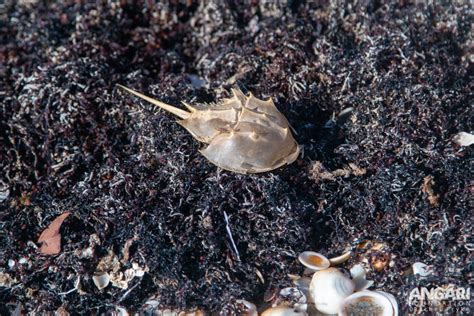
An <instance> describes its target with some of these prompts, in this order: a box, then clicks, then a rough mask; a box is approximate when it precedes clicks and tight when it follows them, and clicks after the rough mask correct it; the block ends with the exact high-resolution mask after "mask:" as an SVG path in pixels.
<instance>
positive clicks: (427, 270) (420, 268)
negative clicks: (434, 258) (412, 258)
mask: <svg viewBox="0 0 474 316" xmlns="http://www.w3.org/2000/svg"><path fill="white" fill-rule="evenodd" d="M412 269H413V274H415V275H416V274H418V275H419V276H420V277H427V276H429V275H431V274H432V273H433V268H432V267H430V266H429V265H426V264H424V263H423V262H415V263H414V264H413V265H412Z"/></svg>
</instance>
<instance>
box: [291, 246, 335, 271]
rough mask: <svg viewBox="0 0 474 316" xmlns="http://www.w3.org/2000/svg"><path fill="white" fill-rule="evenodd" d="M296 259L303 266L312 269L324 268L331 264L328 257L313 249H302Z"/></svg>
mask: <svg viewBox="0 0 474 316" xmlns="http://www.w3.org/2000/svg"><path fill="white" fill-rule="evenodd" d="M298 260H299V261H300V262H301V264H303V265H304V266H305V267H307V268H309V269H311V270H313V271H319V270H324V269H327V268H329V266H330V265H331V263H330V262H329V259H328V258H326V257H325V256H324V255H322V254H320V253H318V252H314V251H304V252H302V253H300V255H299V256H298Z"/></svg>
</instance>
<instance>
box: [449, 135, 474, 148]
mask: <svg viewBox="0 0 474 316" xmlns="http://www.w3.org/2000/svg"><path fill="white" fill-rule="evenodd" d="M453 142H455V143H456V144H458V145H459V146H466V147H467V146H471V145H472V144H474V135H472V134H471V133H466V132H459V133H457V134H456V135H454V137H453Z"/></svg>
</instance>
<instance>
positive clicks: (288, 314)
mask: <svg viewBox="0 0 474 316" xmlns="http://www.w3.org/2000/svg"><path fill="white" fill-rule="evenodd" d="M306 315H307V313H306V312H304V311H300V310H297V309H295V308H291V307H288V306H286V305H280V306H276V307H270V308H269V309H266V310H265V311H264V312H263V313H262V314H261V316H306Z"/></svg>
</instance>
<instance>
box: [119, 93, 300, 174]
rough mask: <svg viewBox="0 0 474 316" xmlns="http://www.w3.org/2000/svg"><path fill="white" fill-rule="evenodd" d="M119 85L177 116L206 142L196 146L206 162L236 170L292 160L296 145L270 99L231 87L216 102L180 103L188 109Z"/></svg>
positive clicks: (266, 167)
mask: <svg viewBox="0 0 474 316" xmlns="http://www.w3.org/2000/svg"><path fill="white" fill-rule="evenodd" d="M118 86H119V87H121V88H122V89H124V90H126V91H128V92H130V93H132V94H134V95H136V96H138V97H140V98H142V99H144V100H146V101H148V102H151V103H153V104H155V105H157V106H159V107H160V108H162V109H164V110H166V111H168V112H171V113H173V114H175V115H176V116H178V117H180V118H181V120H178V123H179V124H180V125H181V126H183V127H184V128H186V129H187V130H188V131H189V132H190V133H191V135H192V136H193V137H194V138H196V139H197V140H199V141H201V142H203V143H207V144H209V145H208V146H207V147H206V148H204V149H202V150H200V152H201V154H203V155H204V157H206V158H207V159H208V160H209V161H210V162H212V163H213V164H215V165H217V166H219V167H221V168H222V169H226V170H230V171H234V172H238V173H259V172H266V171H270V170H274V169H276V168H279V167H281V166H283V165H286V164H290V163H292V162H294V161H295V160H296V158H297V157H298V154H299V151H300V149H299V146H298V144H297V143H296V141H295V139H294V138H293V135H292V134H291V131H290V125H289V123H288V121H287V119H286V118H285V117H284V116H283V114H281V113H280V111H278V109H277V108H276V106H275V104H274V103H273V101H272V100H271V99H268V100H266V101H263V100H260V99H257V98H256V97H254V96H253V95H252V94H251V93H250V94H249V96H246V95H244V94H243V93H242V92H241V91H240V90H238V89H232V93H233V97H232V98H227V99H224V100H223V101H222V102H221V103H218V104H217V105H216V106H212V107H207V108H206V109H202V110H201V109H197V108H195V107H193V106H191V105H189V104H186V103H184V102H183V103H184V105H185V106H186V108H187V109H188V110H189V112H187V111H184V110H181V109H179V108H176V107H173V106H171V105H168V104H165V103H163V102H160V101H158V100H155V99H152V98H150V97H147V96H145V95H143V94H141V93H139V92H136V91H134V90H131V89H129V88H126V87H124V86H121V85H118Z"/></svg>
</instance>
